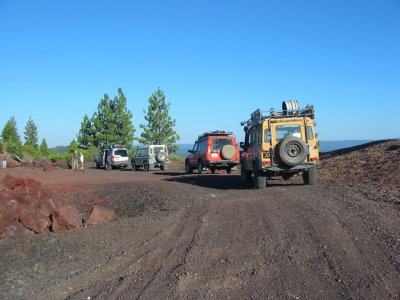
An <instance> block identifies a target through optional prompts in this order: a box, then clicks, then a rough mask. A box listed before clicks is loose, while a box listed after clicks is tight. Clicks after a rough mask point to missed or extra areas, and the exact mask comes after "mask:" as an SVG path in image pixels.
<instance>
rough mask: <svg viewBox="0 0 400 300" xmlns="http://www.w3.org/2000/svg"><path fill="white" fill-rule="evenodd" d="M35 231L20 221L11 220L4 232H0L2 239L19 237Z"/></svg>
mask: <svg viewBox="0 0 400 300" xmlns="http://www.w3.org/2000/svg"><path fill="white" fill-rule="evenodd" d="M33 234H34V232H33V231H30V230H28V229H26V228H25V227H24V226H23V225H22V224H21V223H19V222H18V221H11V222H9V223H8V224H7V227H6V228H5V229H4V231H3V233H2V234H0V239H18V238H20V237H23V236H27V235H33Z"/></svg>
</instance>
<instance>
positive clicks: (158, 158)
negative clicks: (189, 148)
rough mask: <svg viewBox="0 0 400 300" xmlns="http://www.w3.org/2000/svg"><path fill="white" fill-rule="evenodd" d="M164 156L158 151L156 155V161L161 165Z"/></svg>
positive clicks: (162, 152)
mask: <svg viewBox="0 0 400 300" xmlns="http://www.w3.org/2000/svg"><path fill="white" fill-rule="evenodd" d="M165 157H166V154H165V152H164V151H159V152H157V154H156V161H158V162H159V163H163V162H164V161H165Z"/></svg>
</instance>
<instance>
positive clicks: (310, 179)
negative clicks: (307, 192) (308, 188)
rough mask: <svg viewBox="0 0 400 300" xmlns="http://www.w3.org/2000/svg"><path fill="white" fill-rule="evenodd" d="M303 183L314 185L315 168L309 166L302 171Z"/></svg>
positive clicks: (315, 177)
mask: <svg viewBox="0 0 400 300" xmlns="http://www.w3.org/2000/svg"><path fill="white" fill-rule="evenodd" d="M303 181H304V184H307V185H314V184H315V183H316V182H317V168H316V167H311V168H309V169H308V170H307V171H303Z"/></svg>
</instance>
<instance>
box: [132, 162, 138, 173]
mask: <svg viewBox="0 0 400 300" xmlns="http://www.w3.org/2000/svg"><path fill="white" fill-rule="evenodd" d="M132 171H137V168H136V164H135V162H134V161H132Z"/></svg>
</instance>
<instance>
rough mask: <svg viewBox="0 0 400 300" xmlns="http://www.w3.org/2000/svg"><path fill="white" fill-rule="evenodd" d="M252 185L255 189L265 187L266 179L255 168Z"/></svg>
mask: <svg viewBox="0 0 400 300" xmlns="http://www.w3.org/2000/svg"><path fill="white" fill-rule="evenodd" d="M253 186H254V188H255V189H258V190H262V189H265V188H266V187H267V179H266V178H265V176H264V175H263V174H260V172H258V171H257V170H254V176H253Z"/></svg>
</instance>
